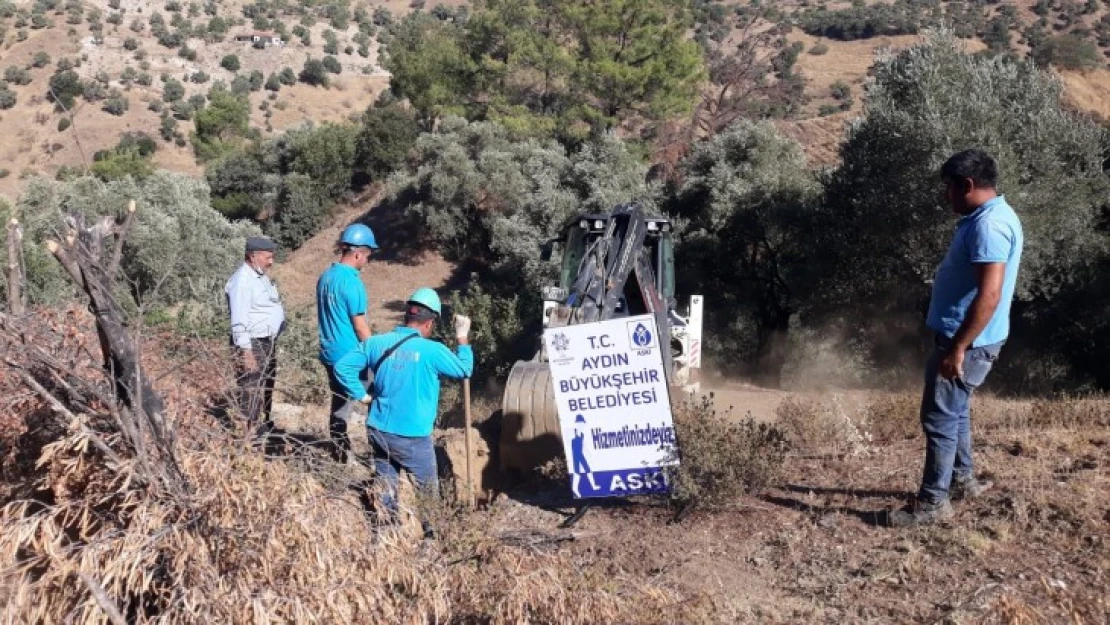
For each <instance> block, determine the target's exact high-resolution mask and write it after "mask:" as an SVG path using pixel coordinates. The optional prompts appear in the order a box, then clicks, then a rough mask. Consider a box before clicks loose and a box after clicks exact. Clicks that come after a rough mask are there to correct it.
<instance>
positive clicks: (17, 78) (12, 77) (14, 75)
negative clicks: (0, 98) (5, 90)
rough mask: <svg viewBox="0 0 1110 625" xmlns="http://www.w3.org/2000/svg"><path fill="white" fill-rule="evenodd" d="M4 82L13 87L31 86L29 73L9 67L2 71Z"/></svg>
mask: <svg viewBox="0 0 1110 625" xmlns="http://www.w3.org/2000/svg"><path fill="white" fill-rule="evenodd" d="M4 82H6V83H11V84H15V85H29V84H31V72H28V71H27V70H25V69H23V68H22V67H16V66H14V65H12V66H9V67H8V68H7V69H5V70H4Z"/></svg>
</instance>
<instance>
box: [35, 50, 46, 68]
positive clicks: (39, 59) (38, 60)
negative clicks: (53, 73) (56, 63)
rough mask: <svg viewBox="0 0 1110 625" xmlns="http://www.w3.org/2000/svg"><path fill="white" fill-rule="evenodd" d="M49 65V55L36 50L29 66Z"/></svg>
mask: <svg viewBox="0 0 1110 625" xmlns="http://www.w3.org/2000/svg"><path fill="white" fill-rule="evenodd" d="M47 65H50V55H49V54H47V53H45V52H36V53H35V57H34V58H33V59H32V60H31V67H46V66H47Z"/></svg>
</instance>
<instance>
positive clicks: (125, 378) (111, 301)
mask: <svg viewBox="0 0 1110 625" xmlns="http://www.w3.org/2000/svg"><path fill="white" fill-rule="evenodd" d="M134 216H135V204H134V201H131V202H130V203H129V205H128V212H127V215H126V217H125V218H124V222H123V223H122V224H119V225H117V224H115V223H114V221H113V220H112V219H111V218H102V219H100V220H98V221H97V222H95V223H93V224H92V225H87V224H86V223H85V220H84V218H83V217H82V216H81V215H79V214H73V215H69V216H68V217H67V219H66V222H67V225H68V226H69V227H70V228H71V229H72V230H73V231H74V232H75V234H74V235H70V236H68V237H66V238H65V240H64V241H63V242H57V241H48V242H47V248H48V249H49V250H50V253H51V254H52V255H53V256H54V258H55V259H57V260H58V262H59V263H60V264H61V265H62V267H63V268H64V269H65V270H66V272H67V273H68V274H69V276H70V278H71V279H72V280H73V282H74V283H75V284H76V285H77V286H79V287H80V288H81V289H82V290H83V291H84V292H85V294H86V295H87V296H88V298H89V308H90V310H91V312H92V313H93V315H94V317H95V319H96V330H97V337H98V338H99V340H100V346H101V351H102V353H103V357H104V362H103V365H104V368H105V370H106V371H107V372H108V373H110V374H111V376H112V379H113V382H114V383H115V389H116V395H117V396H118V397H119V398H120V399H121V400H122V402H123V405H124V406H125V407H126V408H127V409H126V410H118V411H115V413H114V415H113V416H114V417H115V418H116V421H117V425H118V426H119V428H120V430H121V433H122V434H123V436H124V439H125V440H126V441H127V443H128V444H129V445H130V447H131V449H132V451H133V452H134V454H135V457H136V459H137V461H138V463H139V467H140V468H141V469H142V471H143V472H144V473H148V475H146V478H148V481H150V482H156V481H157V482H162V483H164V484H165V485H166V486H168V487H170V488H171V490H177V489H178V488H180V487H183V486H184V480H183V477H182V475H181V472H180V469H179V468H178V466H177V463H176V460H175V457H174V432H173V428H172V426H170V425H168V424H167V422H166V420H165V416H164V412H165V404H164V402H163V401H162V397H161V396H160V395H159V394H158V393H157V392H155V390H154V387H153V385H152V384H151V382H150V377H149V376H148V375H147V374H146V372H145V371H144V370H143V368H142V364H141V362H140V354H139V349H138V345H137V343H136V341H135V337H134V336H132V333H131V332H130V331H129V327H128V325H129V324H128V318H127V314H126V313H125V312H124V310H123V308H122V307H121V306H120V304H119V302H118V301H117V299H116V297H115V295H114V288H113V287H114V285H115V276H116V274H117V272H118V269H119V259H120V257H121V255H122V248H123V242H124V238H125V236H126V234H127V232H128V230H129V229H130V226H131V224H132V223H133V220H134ZM113 235H115V237H116V238H115V241H114V245H113V251H112V259H111V261H110V262H111V265H110V266H109V267H107V268H106V267H105V266H104V264H103V261H102V259H103V256H104V254H103V253H102V252H103V249H104V241H105V240H106V239H107V238H109V237H111V236H113ZM148 440H149V441H151V442H153V444H154V447H155V448H156V449H157V451H158V455H159V458H158V459H154V458H151V457H150V454H149V453H148V444H147V443H148ZM153 467H160V468H161V471H160V472H158V473H160V474H159V475H155V474H154V473H155V471H153V470H152V469H153Z"/></svg>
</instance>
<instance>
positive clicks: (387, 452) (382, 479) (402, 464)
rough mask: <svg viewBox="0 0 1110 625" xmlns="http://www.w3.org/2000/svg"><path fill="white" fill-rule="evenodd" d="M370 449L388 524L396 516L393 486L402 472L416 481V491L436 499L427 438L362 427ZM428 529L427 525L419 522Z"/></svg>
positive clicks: (435, 477) (432, 451)
mask: <svg viewBox="0 0 1110 625" xmlns="http://www.w3.org/2000/svg"><path fill="white" fill-rule="evenodd" d="M366 433H367V438H368V439H369V440H370V449H371V453H372V455H373V457H374V471H375V473H377V479H378V481H379V484H381V485H382V486H384V489H383V490H384V491H385V492H384V493H383V495H382V505H383V507H385V509H386V513H387V514H388V515H389V519H388V521H390V522H395V521H396V520H397V517H398V513H399V511H398V506H397V487H398V485H399V482H400V472H401V470H402V469H404V470H406V471H408V472H409V473H411V474H412V476H413V477H414V478H416V486H417V489H418V491H419V492H421V493H422V494H425V495H429V496H431V497H436V498H438V497H439V476H438V475H437V473H436V450H435V443H434V442H432V437H431V436H420V437H411V436H398V435H396V434H390V433H388V432H382V431H381V430H378V429H376V428H372V427H367V428H366ZM422 524H423V525H424V529H428V524H427V522H422Z"/></svg>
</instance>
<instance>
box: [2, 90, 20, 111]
mask: <svg viewBox="0 0 1110 625" xmlns="http://www.w3.org/2000/svg"><path fill="white" fill-rule="evenodd" d="M16 99H17V98H16V95H15V92H14V91H12V90H11V88H10V87H8V85H6V84H0V109H3V110H7V109H10V108H12V107H13V106H15V104H16Z"/></svg>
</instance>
